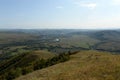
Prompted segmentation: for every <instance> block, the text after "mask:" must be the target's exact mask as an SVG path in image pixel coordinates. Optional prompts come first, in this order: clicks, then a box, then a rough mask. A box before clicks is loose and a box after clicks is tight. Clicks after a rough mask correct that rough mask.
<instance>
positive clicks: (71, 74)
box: [15, 51, 120, 80]
mask: <svg viewBox="0 0 120 80" xmlns="http://www.w3.org/2000/svg"><path fill="white" fill-rule="evenodd" d="M119 61H120V55H113V54H111V53H108V52H98V51H81V52H79V53H77V54H75V55H72V56H71V59H70V60H69V61H67V62H64V63H60V64H57V65H54V66H51V67H48V68H45V69H42V70H38V71H35V72H33V73H30V74H28V75H25V76H22V77H19V78H17V79H15V80H120V76H119V75H120V62H119Z"/></svg>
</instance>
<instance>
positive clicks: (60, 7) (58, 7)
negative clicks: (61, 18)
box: [56, 6, 64, 9]
mask: <svg viewBox="0 0 120 80" xmlns="http://www.w3.org/2000/svg"><path fill="white" fill-rule="evenodd" d="M56 8H57V9H63V8H64V7H63V6H57V7H56Z"/></svg>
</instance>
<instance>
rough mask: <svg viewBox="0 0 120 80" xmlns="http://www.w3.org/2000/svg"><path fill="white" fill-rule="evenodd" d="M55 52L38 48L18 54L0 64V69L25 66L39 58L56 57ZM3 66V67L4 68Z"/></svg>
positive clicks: (6, 69) (4, 70) (5, 69)
mask: <svg viewBox="0 0 120 80" xmlns="http://www.w3.org/2000/svg"><path fill="white" fill-rule="evenodd" d="M54 56H55V54H53V53H50V52H48V51H43V50H38V51H34V52H31V53H26V54H25V55H23V56H21V55H20V56H16V57H14V58H12V59H10V60H8V61H6V62H3V63H1V64H0V71H3V72H6V71H9V70H10V69H12V68H14V67H24V66H28V65H29V64H32V63H34V61H36V60H38V59H41V58H42V59H48V58H51V57H54ZM2 68H3V69H2Z"/></svg>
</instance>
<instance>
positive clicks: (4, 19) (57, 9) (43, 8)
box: [0, 0, 120, 29]
mask: <svg viewBox="0 0 120 80" xmlns="http://www.w3.org/2000/svg"><path fill="white" fill-rule="evenodd" d="M0 28H28V29H29V28H75V29H77V28H79V29H88V28H89V29H96V28H120V0H0Z"/></svg>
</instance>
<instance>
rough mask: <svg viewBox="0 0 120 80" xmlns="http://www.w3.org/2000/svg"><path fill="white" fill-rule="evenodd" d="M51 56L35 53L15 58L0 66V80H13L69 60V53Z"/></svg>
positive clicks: (40, 52)
mask: <svg viewBox="0 0 120 80" xmlns="http://www.w3.org/2000/svg"><path fill="white" fill-rule="evenodd" d="M51 55H52V53H49V52H46V53H45V51H35V52H33V53H24V54H21V55H19V56H16V57H14V58H12V59H11V60H9V61H7V62H4V63H2V64H1V65H0V75H1V76H0V80H13V79H14V78H16V77H19V76H21V75H25V74H27V73H30V72H33V71H35V70H38V69H42V68H45V67H49V66H52V65H54V64H57V63H60V62H65V61H67V60H69V55H71V53H66V54H65V53H63V54H59V55H56V56H52V57H51Z"/></svg>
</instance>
